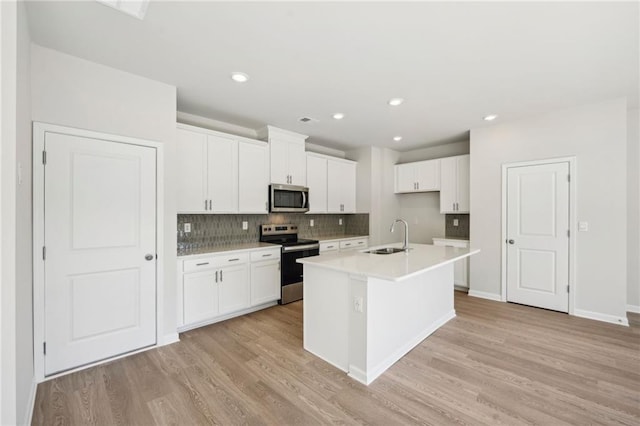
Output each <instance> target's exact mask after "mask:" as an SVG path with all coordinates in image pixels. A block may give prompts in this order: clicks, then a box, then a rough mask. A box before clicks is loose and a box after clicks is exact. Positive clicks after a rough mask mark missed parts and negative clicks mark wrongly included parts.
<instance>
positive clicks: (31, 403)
mask: <svg viewBox="0 0 640 426" xmlns="http://www.w3.org/2000/svg"><path fill="white" fill-rule="evenodd" d="M37 390H38V383H37V382H36V379H35V377H34V378H33V380H32V381H31V389H30V390H29V399H28V400H27V406H26V407H25V410H26V412H25V413H24V416H22V418H23V419H25V420H26V421H25V423H24V424H25V425H30V424H31V420H33V410H35V408H36V391H37Z"/></svg>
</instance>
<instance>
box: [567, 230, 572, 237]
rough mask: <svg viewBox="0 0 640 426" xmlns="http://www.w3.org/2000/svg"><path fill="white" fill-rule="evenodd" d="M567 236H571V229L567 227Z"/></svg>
mask: <svg viewBox="0 0 640 426" xmlns="http://www.w3.org/2000/svg"><path fill="white" fill-rule="evenodd" d="M567 237H571V230H569V229H567Z"/></svg>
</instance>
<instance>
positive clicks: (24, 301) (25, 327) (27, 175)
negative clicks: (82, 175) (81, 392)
mask: <svg viewBox="0 0 640 426" xmlns="http://www.w3.org/2000/svg"><path fill="white" fill-rule="evenodd" d="M17 6H18V10H17V18H18V23H17V27H18V34H17V35H18V40H17V41H18V44H17V70H18V74H17V84H16V92H17V100H16V114H17V117H16V120H17V129H16V160H17V165H18V167H19V170H18V175H19V179H18V182H17V186H16V212H17V215H16V233H17V235H18V236H19V237H18V238H16V247H15V254H16V308H17V309H16V416H17V423H18V424H28V423H30V422H31V411H32V404H33V400H34V398H35V378H34V368H33V302H32V301H33V249H32V245H33V240H32V210H33V207H32V191H31V183H32V182H31V78H30V71H29V70H30V66H31V64H30V62H31V50H30V49H31V40H30V36H29V25H28V22H27V11H26V7H25V2H22V1H20V2H18V3H17Z"/></svg>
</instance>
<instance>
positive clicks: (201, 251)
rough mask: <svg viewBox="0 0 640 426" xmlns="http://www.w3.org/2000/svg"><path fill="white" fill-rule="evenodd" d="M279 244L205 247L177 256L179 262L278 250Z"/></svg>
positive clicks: (257, 243) (256, 243)
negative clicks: (260, 250)
mask: <svg viewBox="0 0 640 426" xmlns="http://www.w3.org/2000/svg"><path fill="white" fill-rule="evenodd" d="M280 247H281V246H280V245H279V244H270V243H260V242H255V243H242V244H229V245H225V246H218V247H207V248H200V249H195V250H191V251H189V252H188V253H185V254H180V255H178V259H179V260H184V259H189V258H191V257H202V256H203V255H207V254H219V253H223V252H228V251H252V250H257V249H269V248H280Z"/></svg>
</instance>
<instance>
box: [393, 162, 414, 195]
mask: <svg viewBox="0 0 640 426" xmlns="http://www.w3.org/2000/svg"><path fill="white" fill-rule="evenodd" d="M416 183H417V182H416V172H415V167H414V163H408V164H398V165H396V166H395V186H396V190H395V192H396V193H399V192H416V191H417V189H416Z"/></svg>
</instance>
